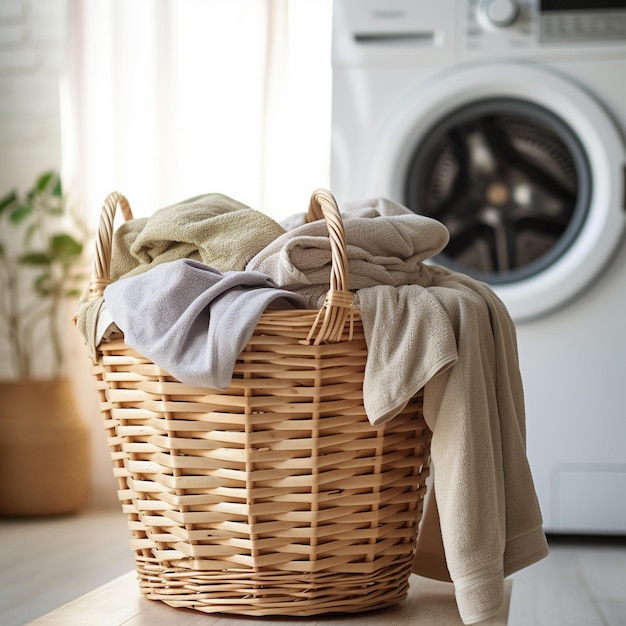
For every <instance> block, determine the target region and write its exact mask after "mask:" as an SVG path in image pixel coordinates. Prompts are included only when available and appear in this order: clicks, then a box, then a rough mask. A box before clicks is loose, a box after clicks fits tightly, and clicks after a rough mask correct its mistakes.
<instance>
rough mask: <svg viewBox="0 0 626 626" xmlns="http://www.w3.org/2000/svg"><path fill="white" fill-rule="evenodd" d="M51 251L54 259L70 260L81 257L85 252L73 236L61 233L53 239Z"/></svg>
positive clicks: (51, 240)
mask: <svg viewBox="0 0 626 626" xmlns="http://www.w3.org/2000/svg"><path fill="white" fill-rule="evenodd" d="M50 249H51V250H52V255H53V257H54V258H57V259H69V258H71V257H76V256H79V255H80V254H81V253H82V251H83V246H82V244H80V243H79V242H78V241H76V239H74V237H72V236H71V235H68V234H67V233H61V234H59V235H54V236H53V237H51V239H50Z"/></svg>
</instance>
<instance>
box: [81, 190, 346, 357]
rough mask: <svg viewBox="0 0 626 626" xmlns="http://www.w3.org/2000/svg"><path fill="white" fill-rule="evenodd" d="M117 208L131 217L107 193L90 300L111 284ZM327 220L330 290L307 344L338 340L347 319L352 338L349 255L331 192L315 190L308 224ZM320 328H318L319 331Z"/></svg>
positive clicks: (121, 201)
mask: <svg viewBox="0 0 626 626" xmlns="http://www.w3.org/2000/svg"><path fill="white" fill-rule="evenodd" d="M118 206H119V207H120V209H121V211H122V215H123V216H124V219H125V220H126V221H128V220H130V219H132V218H133V213H132V210H131V208H130V204H129V202H128V200H127V199H126V197H125V196H123V195H122V194H121V193H120V192H119V191H114V192H112V193H110V194H109V195H108V196H107V197H106V199H105V200H104V204H103V206H102V211H101V213H100V224H99V226H98V233H97V236H96V242H95V243H96V249H95V254H94V260H93V266H92V271H91V279H90V281H89V300H95V299H97V298H101V297H102V295H103V294H104V289H105V287H106V286H107V285H109V284H110V283H111V282H113V281H112V280H111V252H112V248H113V224H114V221H115V214H116V211H117V207H118ZM319 219H324V220H326V226H327V228H328V234H329V238H330V248H331V272H330V289H329V290H328V293H327V294H326V299H325V301H324V306H322V308H321V309H320V310H319V312H318V314H317V317H316V318H315V321H314V323H313V326H312V327H311V330H310V331H309V334H308V336H307V338H306V343H309V344H310V343H312V344H314V345H317V344H320V343H323V342H326V341H330V342H337V341H341V338H342V335H343V329H344V327H345V324H346V321H347V320H348V317H350V337H349V338H350V339H351V338H352V321H353V318H352V310H353V309H352V300H353V296H352V292H351V291H349V289H348V253H347V250H346V236H345V232H344V228H343V220H342V218H341V213H340V212H339V208H338V206H337V202H336V200H335V198H334V197H333V195H332V193H331V192H330V191H328V190H326V189H316V190H315V191H314V192H313V194H312V195H311V201H310V203H309V211H308V213H307V222H313V221H315V220H319ZM318 327H319V329H318Z"/></svg>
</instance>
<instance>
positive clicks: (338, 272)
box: [306, 189, 353, 345]
mask: <svg viewBox="0 0 626 626" xmlns="http://www.w3.org/2000/svg"><path fill="white" fill-rule="evenodd" d="M319 219H324V220H326V226H327V228H328V235H329V238H330V249H331V271H330V289H329V290H328V293H327V294H326V299H325V301H324V305H323V306H322V308H321V309H320V310H319V312H318V314H317V317H316V318H315V322H314V323H313V326H312V327H311V330H310V331H309V334H308V336H307V339H306V342H307V343H312V344H314V345H318V344H320V343H323V342H338V341H341V338H342V335H343V330H344V327H345V325H346V321H347V319H348V317H349V318H350V336H349V338H348V340H350V339H352V328H353V316H352V312H353V308H352V302H353V294H352V292H351V291H350V290H349V289H348V252H347V249H346V235H345V231H344V227H343V219H342V217H341V213H340V212H339V207H338V206H337V202H336V200H335V198H334V196H333V194H332V193H331V192H330V191H328V190H327V189H316V190H315V191H314V192H313V194H312V195H311V201H310V203H309V211H308V213H307V222H312V221H315V220H319ZM320 324H321V325H320ZM318 327H319V330H318Z"/></svg>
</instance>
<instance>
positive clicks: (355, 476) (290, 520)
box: [94, 310, 430, 615]
mask: <svg viewBox="0 0 626 626" xmlns="http://www.w3.org/2000/svg"><path fill="white" fill-rule="evenodd" d="M350 318H351V321H350V324H349V325H346V328H345V329H344V331H343V334H340V335H337V336H336V337H335V339H334V341H336V342H333V343H326V342H324V343H320V344H318V345H315V344H313V343H312V342H311V341H310V340H308V339H307V338H308V337H309V335H310V330H311V328H312V327H313V326H314V325H315V323H316V319H317V320H318V321H319V316H318V311H302V310H288V311H272V312H266V313H265V314H263V316H262V317H261V320H260V322H259V324H258V325H257V327H256V329H255V332H254V335H253V337H252V339H251V340H250V342H249V343H248V345H247V347H246V348H245V350H244V351H243V352H242V353H241V355H240V356H239V358H238V360H237V364H236V367H235V372H234V377H233V380H232V383H231V386H230V387H229V388H228V389H226V390H223V391H220V390H212V389H207V388H193V387H189V386H186V385H184V384H182V383H180V382H179V381H177V380H175V379H174V378H172V377H171V376H169V375H168V374H167V372H165V371H163V370H162V369H160V368H159V367H158V366H157V365H156V364H154V363H152V362H151V361H150V360H148V359H146V358H145V357H143V356H142V355H140V354H138V353H137V352H135V351H134V350H132V349H131V348H129V347H128V346H126V345H125V344H124V341H123V337H119V338H118V339H116V340H113V341H110V342H108V343H104V344H102V345H101V346H100V348H99V355H100V356H99V362H98V364H97V365H96V366H95V368H94V374H95V377H96V381H97V387H98V389H99V391H100V400H101V409H102V413H103V415H104V417H105V427H106V429H107V432H108V442H109V446H110V449H111V455H112V459H113V465H114V471H115V474H116V476H117V478H118V481H119V496H120V500H121V502H122V505H123V510H124V511H125V512H126V514H127V515H128V519H129V527H130V530H131V534H132V538H131V547H132V549H133V550H134V551H135V554H136V563H137V572H138V576H139V579H140V587H141V589H142V591H143V592H144V593H145V594H146V595H147V597H149V598H153V599H158V600H161V601H163V602H165V603H167V604H170V605H172V606H179V607H186V608H194V609H196V610H200V611H205V612H222V613H240V614H249V615H268V614H282V615H313V614H318V613H328V612H355V611H365V610H369V609H374V608H381V607H384V606H388V605H391V604H394V603H396V602H398V601H400V600H401V599H402V598H403V597H405V595H406V591H407V588H408V578H409V575H410V569H411V564H412V558H413V552H414V548H415V541H416V536H417V529H418V524H419V521H420V519H421V515H422V503H423V497H424V493H425V490H426V486H425V481H426V478H427V475H428V457H429V444H430V431H429V430H428V429H427V427H426V425H425V422H424V420H423V416H422V398H421V396H417V397H415V398H414V399H413V400H412V401H411V402H410V403H409V404H408V406H407V407H406V408H405V409H404V411H403V412H402V413H401V414H400V415H399V416H398V417H396V418H395V419H394V420H393V421H392V422H390V423H389V424H388V425H386V426H383V427H374V426H372V425H371V424H370V423H369V421H368V419H367V416H366V414H365V410H364V407H363V376H364V370H365V363H366V357H367V348H366V343H365V339H364V336H363V328H362V323H361V319H360V315H359V312H358V310H353V311H351V313H350ZM309 339H310V337H309ZM337 339H338V340H339V341H337Z"/></svg>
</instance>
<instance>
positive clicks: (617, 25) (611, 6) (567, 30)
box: [540, 0, 626, 43]
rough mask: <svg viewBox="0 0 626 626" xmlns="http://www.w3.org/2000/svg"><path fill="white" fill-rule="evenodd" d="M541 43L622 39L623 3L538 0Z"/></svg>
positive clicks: (625, 36) (625, 21) (625, 32)
mask: <svg viewBox="0 0 626 626" xmlns="http://www.w3.org/2000/svg"><path fill="white" fill-rule="evenodd" d="M540 15H541V33H540V40H541V41H542V42H544V43H577V42H593V41H610V40H619V39H626V0H617V1H616V0H582V1H581V0H540Z"/></svg>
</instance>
